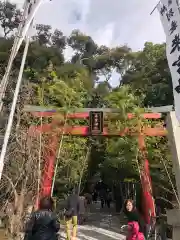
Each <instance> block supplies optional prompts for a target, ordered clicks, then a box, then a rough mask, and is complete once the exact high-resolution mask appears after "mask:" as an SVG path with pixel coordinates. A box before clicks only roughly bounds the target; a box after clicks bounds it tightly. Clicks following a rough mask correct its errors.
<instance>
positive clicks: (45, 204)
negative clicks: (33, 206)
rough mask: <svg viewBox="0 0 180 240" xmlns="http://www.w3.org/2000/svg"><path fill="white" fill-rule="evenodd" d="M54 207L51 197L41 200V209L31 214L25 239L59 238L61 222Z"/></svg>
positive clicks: (50, 239)
mask: <svg viewBox="0 0 180 240" xmlns="http://www.w3.org/2000/svg"><path fill="white" fill-rule="evenodd" d="M53 208H54V201H53V199H52V198H51V197H44V198H42V199H41V200H40V204H39V210H37V211H35V212H33V213H32V214H31V217H30V220H29V221H28V222H27V224H26V227H25V236H24V240H58V232H59V230H60V222H59V221H58V218H57V216H56V214H55V213H54V212H53Z"/></svg>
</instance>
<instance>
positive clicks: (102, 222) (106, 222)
mask: <svg viewBox="0 0 180 240" xmlns="http://www.w3.org/2000/svg"><path fill="white" fill-rule="evenodd" d="M122 225H123V220H122V219H121V218H120V216H119V215H116V214H115V213H114V211H113V210H111V211H109V210H108V209H104V210H103V211H102V210H101V209H100V203H97V204H94V205H92V207H91V213H90V214H89V216H88V220H87V222H86V224H84V225H82V226H78V236H77V240H113V239H114V240H124V239H126V238H125V236H123V235H122V234H120V227H121V226H122ZM60 239H66V234H65V231H64V227H63V226H62V228H61V237H60Z"/></svg>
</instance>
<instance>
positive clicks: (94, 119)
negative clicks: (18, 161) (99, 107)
mask: <svg viewBox="0 0 180 240" xmlns="http://www.w3.org/2000/svg"><path fill="white" fill-rule="evenodd" d="M103 125H104V119H103V112H102V111H90V112H89V133H90V134H91V135H101V134H102V133H103Z"/></svg>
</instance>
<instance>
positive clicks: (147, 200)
mask: <svg viewBox="0 0 180 240" xmlns="http://www.w3.org/2000/svg"><path fill="white" fill-rule="evenodd" d="M102 110H103V109H102ZM31 113H32V115H33V116H35V117H52V119H53V117H56V116H57V115H60V116H61V118H62V119H64V118H65V116H66V117H67V119H88V118H89V112H77V113H69V114H66V115H65V114H64V115H62V114H61V113H57V112H52V111H43V112H41V111H39V112H38V111H36V112H31ZM134 117H135V115H134V114H132V113H129V114H127V118H128V119H132V118H134ZM141 117H142V118H143V119H156V120H157V119H160V118H161V114H160V113H143V114H141ZM40 133H46V134H51V137H50V138H49V145H48V147H47V148H46V156H45V165H44V172H43V175H42V179H41V192H40V196H46V195H50V194H51V189H52V179H53V176H54V167H55V160H56V150H57V147H58V141H59V136H60V135H62V134H65V135H69V134H70V135H73V136H83V137H85V136H88V135H89V126H65V127H63V126H62V122H61V121H60V120H57V119H56V118H55V119H53V120H52V122H51V123H48V124H43V125H42V126H34V125H32V126H30V128H29V135H31V136H33V135H34V134H35V135H36V136H37V135H39V134H40ZM166 133H167V132H166V129H165V128H164V127H163V126H162V127H159V126H158V127H153V128H151V127H144V128H141V129H140V128H139V127H138V126H137V128H135V130H133V131H132V130H131V129H130V128H125V129H124V130H122V131H117V132H109V131H108V128H107V127H104V128H103V133H102V134H101V135H103V136H105V137H108V136H109V137H113V136H120V137H121V136H125V135H131V136H137V137H138V143H139V150H140V152H141V155H142V158H143V160H144V162H143V168H142V170H141V173H140V175H141V176H140V177H141V184H142V189H143V199H142V204H143V210H144V217H145V220H146V222H147V223H148V222H149V211H151V214H152V216H155V207H154V200H153V197H152V184H151V178H150V173H149V162H148V160H147V151H146V145H145V137H146V136H165V135H166Z"/></svg>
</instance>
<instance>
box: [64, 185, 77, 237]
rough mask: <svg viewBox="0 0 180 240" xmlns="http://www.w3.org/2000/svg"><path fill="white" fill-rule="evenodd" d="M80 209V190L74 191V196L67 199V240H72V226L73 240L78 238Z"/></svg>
mask: <svg viewBox="0 0 180 240" xmlns="http://www.w3.org/2000/svg"><path fill="white" fill-rule="evenodd" d="M79 208H80V201H79V196H78V189H73V192H72V194H71V195H70V196H69V197H68V198H67V203H66V209H65V214H64V215H65V221H66V235H67V237H66V239H67V240H70V239H71V231H70V230H71V225H73V231H72V238H73V239H76V236H77V224H78V214H79Z"/></svg>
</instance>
